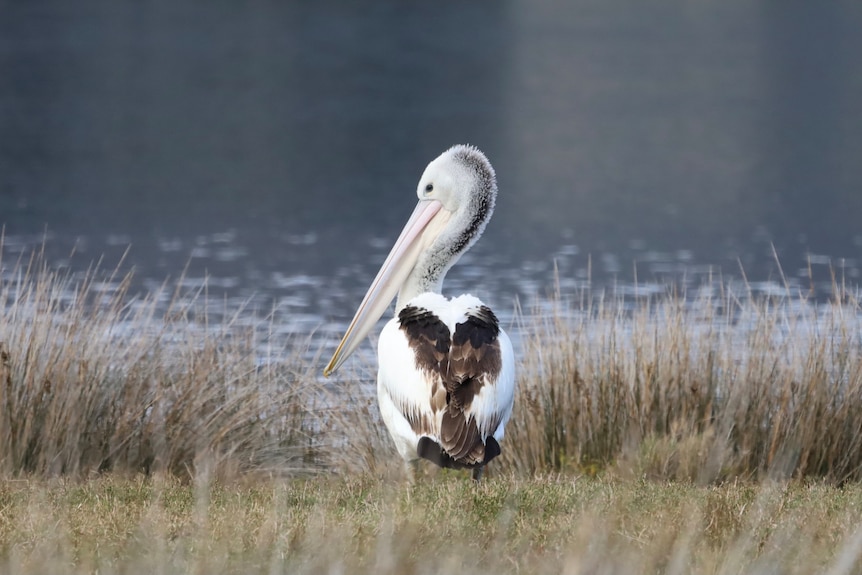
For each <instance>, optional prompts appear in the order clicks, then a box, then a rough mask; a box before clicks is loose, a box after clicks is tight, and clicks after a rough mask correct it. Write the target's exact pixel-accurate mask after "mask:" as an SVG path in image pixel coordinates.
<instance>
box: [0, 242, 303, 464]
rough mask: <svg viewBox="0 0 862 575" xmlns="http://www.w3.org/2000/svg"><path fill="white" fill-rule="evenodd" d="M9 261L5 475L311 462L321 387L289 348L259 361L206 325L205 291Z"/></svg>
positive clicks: (2, 287)
mask: <svg viewBox="0 0 862 575" xmlns="http://www.w3.org/2000/svg"><path fill="white" fill-rule="evenodd" d="M0 247H2V245H0ZM0 253H2V250H0ZM5 265H6V262H4V261H3V260H2V259H0V270H2V272H3V273H2V275H0V278H2V279H0V310H2V311H0V474H2V475H5V476H15V475H22V474H25V475H27V474H30V475H41V476H52V475H58V474H71V475H78V476H81V475H87V474H90V473H95V472H101V471H107V470H112V471H119V472H138V471H144V472H150V471H152V470H166V471H169V472H171V473H174V474H179V475H189V474H192V473H194V472H195V470H196V469H197V468H199V467H200V466H201V465H202V464H206V465H207V468H208V470H209V472H212V473H232V472H235V471H242V470H246V471H247V470H256V471H277V472H281V473H283V472H286V471H296V470H303V469H307V468H309V467H313V466H315V465H317V463H318V456H317V454H315V453H314V452H313V446H310V439H309V433H310V430H311V428H312V427H313V426H314V423H313V420H314V409H315V406H314V397H315V393H314V392H313V390H312V388H313V387H314V384H313V382H314V381H315V380H314V378H312V377H309V376H308V373H306V370H307V369H310V366H305V365H303V362H302V361H300V360H299V359H298V358H297V357H295V356H294V357H291V356H290V353H291V352H290V350H287V349H285V350H282V353H284V354H287V356H288V357H287V361H284V360H283V359H284V358H282V361H278V362H276V361H272V362H261V361H259V358H256V355H255V348H256V345H257V338H258V336H257V335H256V334H255V333H254V331H249V330H244V329H243V328H240V327H238V326H237V325H234V323H233V322H230V321H229V322H226V323H225V324H224V325H222V326H221V328H219V329H205V328H203V327H202V326H205V325H206V323H207V320H206V302H205V301H203V300H202V298H201V297H200V295H199V294H197V295H196V294H191V295H189V296H188V297H186V296H181V295H180V294H178V293H174V294H171V293H169V292H166V291H165V290H164V289H163V290H161V291H159V292H157V293H153V294H147V295H145V296H143V297H136V296H133V295H132V294H130V293H129V285H130V280H131V276H130V275H128V274H126V275H123V274H120V273H119V272H118V271H116V270H115V271H114V272H113V273H105V272H102V271H100V270H99V268H98V266H94V267H93V268H92V269H91V270H90V271H88V272H86V273H84V274H77V275H76V274H72V273H69V272H61V271H56V270H54V269H52V268H51V267H50V266H49V265H48V263H47V262H46V261H45V258H44V257H43V256H42V254H41V253H38V252H37V253H34V254H32V255H31V256H29V258H23V259H19V260H18V261H15V262H12V263H11V264H10V265H9V266H6V267H4V266H5ZM106 286H107V287H106ZM165 302H167V304H165ZM238 313H242V310H240V311H239V312H238ZM195 314H198V315H197V317H196V318H195V321H192V319H191V318H194V317H195ZM309 382H312V383H309Z"/></svg>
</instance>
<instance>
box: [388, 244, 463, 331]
mask: <svg viewBox="0 0 862 575" xmlns="http://www.w3.org/2000/svg"><path fill="white" fill-rule="evenodd" d="M426 255H427V252H426V253H424V254H422V256H420V258H419V261H418V262H417V264H416V266H415V267H414V268H413V271H412V272H410V275H409V276H407V280H405V282H404V284H403V285H402V286H401V289H400V290H399V291H398V299H397V300H396V302H395V315H396V316H397V315H398V312H400V311H401V310H402V309H404V306H406V305H407V302H409V301H410V300H412V299H413V298H415V297H416V296H419V295H422V294H423V293H429V292H431V293H442V289H443V279H444V278H445V277H446V272H447V271H449V268H450V267H451V266H452V264H454V263H455V259H457V258H454V259H452V261H450V262H449V263H448V265H445V266H439V265H434V263H435V262H434V260H437V259H442V258H430V257H425V256H426ZM438 255H439V252H438Z"/></svg>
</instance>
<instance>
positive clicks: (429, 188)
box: [416, 144, 497, 221]
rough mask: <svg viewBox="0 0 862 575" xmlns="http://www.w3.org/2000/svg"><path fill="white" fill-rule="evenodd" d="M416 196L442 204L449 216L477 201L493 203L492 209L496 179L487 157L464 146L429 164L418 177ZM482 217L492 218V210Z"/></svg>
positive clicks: (421, 199)
mask: <svg viewBox="0 0 862 575" xmlns="http://www.w3.org/2000/svg"><path fill="white" fill-rule="evenodd" d="M416 195H417V196H418V197H419V201H420V202H422V201H433V200H436V201H438V202H440V204H442V206H443V208H444V209H445V210H446V211H448V212H450V213H456V212H459V211H461V210H462V209H463V208H464V206H465V205H466V206H469V204H470V202H471V201H475V200H485V201H487V202H490V210H493V207H494V199H495V198H496V195H497V178H496V175H495V173H494V168H493V167H492V166H491V162H489V161H488V158H486V157H485V154H483V153H482V152H480V151H479V150H478V148H476V147H474V146H469V145H463V144H461V145H457V146H452V147H451V148H449V149H448V150H446V151H445V152H443V153H442V154H440V155H439V156H438V157H437V158H435V159H434V160H433V161H432V162H431V163H430V164H428V167H426V168H425V171H424V172H422V177H421V178H419V184H418V185H417V186H416ZM483 215H484V216H485V218H484V219H485V221H487V220H488V219H489V218H490V217H491V213H490V211H489V212H488V213H486V214H483Z"/></svg>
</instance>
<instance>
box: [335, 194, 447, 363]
mask: <svg viewBox="0 0 862 575" xmlns="http://www.w3.org/2000/svg"><path fill="white" fill-rule="evenodd" d="M442 207H443V205H442V204H441V203H440V202H438V201H437V200H420V201H419V203H418V204H417V205H416V209H414V210H413V214H412V215H411V216H410V219H409V220H408V221H407V224H406V225H405V226H404V229H403V230H401V235H399V236H398V240H397V241H396V242H395V245H394V246H392V251H390V252H389V255H388V256H386V261H385V262H383V267H381V268H380V271H379V272H377V277H375V278H374V281H373V282H372V283H371V287H370V288H368V293H366V294H365V297H364V298H362V303H361V304H359V309H357V310H356V315H355V316H353V321H351V322H350V326H349V327H348V328H347V333H345V334H344V337H343V338H341V343H339V344H338V349H336V350H335V353H334V354H333V356H332V359H331V360H329V365H327V366H326V369H324V370H323V375H325V376H327V377H328V376H329V375H331V374H332V373H333V372H334V371H335V370H336V369H338V368H339V367H341V364H342V363H344V361H345V360H346V359H347V358H348V357H350V354H351V353H353V351H354V350H355V349H356V347H357V346H358V345H359V344H360V343H361V342H362V340H363V339H365V336H366V335H368V332H369V331H371V328H373V327H374V325H375V324H376V323H377V320H378V319H380V316H382V315H383V312H385V311H386V308H388V307H389V304H390V303H392V300H393V299H394V298H395V295H396V294H397V293H398V290H399V289H401V285H402V284H403V283H404V281H405V280H406V279H407V276H408V275H410V272H411V271H412V270H413V267H414V266H415V265H416V260H417V259H419V254H420V253H422V250H423V248H425V247H427V245H428V243H429V242H430V240H431V239H433V238H429V237H428V236H429V235H430V234H425V233H423V232H425V230H426V229H428V227H429V226H428V224H429V223H430V222H431V221H432V220H434V216H436V215H437V213H438V212H440V209H441V208H442ZM432 227H434V226H432ZM434 235H436V234H434Z"/></svg>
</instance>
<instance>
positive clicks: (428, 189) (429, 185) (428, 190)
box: [425, 184, 434, 194]
mask: <svg viewBox="0 0 862 575" xmlns="http://www.w3.org/2000/svg"><path fill="white" fill-rule="evenodd" d="M433 191H434V184H428V185H427V186H425V193H426V194H428V193H430V192H433Z"/></svg>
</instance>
